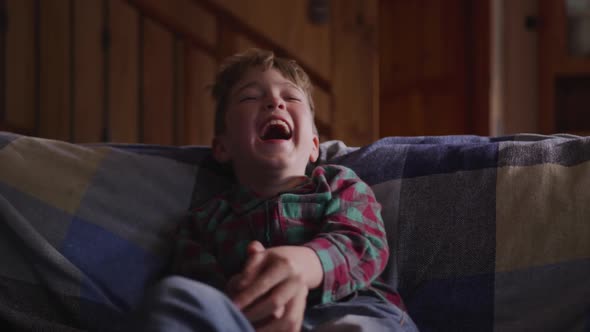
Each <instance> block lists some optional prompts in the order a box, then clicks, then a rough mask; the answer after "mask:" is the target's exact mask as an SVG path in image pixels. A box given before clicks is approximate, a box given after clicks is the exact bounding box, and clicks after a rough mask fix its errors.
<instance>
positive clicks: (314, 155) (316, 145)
mask: <svg viewBox="0 0 590 332" xmlns="http://www.w3.org/2000/svg"><path fill="white" fill-rule="evenodd" d="M319 156H320V139H319V138H318V135H313V148H312V150H311V154H310V155H309V161H310V162H312V163H315V162H316V161H317V160H318V158H319Z"/></svg>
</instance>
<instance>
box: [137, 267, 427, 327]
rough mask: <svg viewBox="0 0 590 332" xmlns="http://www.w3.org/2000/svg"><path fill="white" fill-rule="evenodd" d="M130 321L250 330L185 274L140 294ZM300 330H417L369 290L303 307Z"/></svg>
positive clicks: (224, 301) (223, 301)
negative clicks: (134, 317) (135, 316)
mask: <svg viewBox="0 0 590 332" xmlns="http://www.w3.org/2000/svg"><path fill="white" fill-rule="evenodd" d="M135 325H136V326H134V327H135V328H136V330H138V331H153V332H155V331H175V332H185V331H186V332H188V331H198V332H218V331H219V332H221V331H227V332H235V331H244V332H248V331H254V328H253V327H252V325H250V323H249V322H248V320H247V319H246V317H245V316H244V315H243V314H242V313H241V312H240V310H239V309H238V308H237V307H236V306H234V304H233V303H232V302H231V301H230V300H229V298H227V297H226V296H225V294H223V293H221V292H219V291H218V290H217V289H215V288H213V287H210V286H208V285H206V284H203V283H200V282H198V281H194V280H191V279H188V278H184V277H179V276H173V277H167V278H165V279H164V280H162V281H161V282H160V283H158V284H157V285H156V286H155V287H154V288H153V289H152V290H151V291H150V292H148V293H147V294H146V297H145V300H144V302H143V304H142V306H141V308H140V312H139V316H138V319H137V321H136V322H135ZM302 331H314V332H328V331H338V332H340V331H342V332H345V331H371V332H378V331H388V332H389V331H418V329H417V328H416V325H414V323H413V322H412V320H411V319H410V317H409V316H408V315H407V314H406V313H405V312H404V311H402V310H401V309H399V308H397V307H395V306H394V305H391V304H390V303H386V302H383V301H380V300H379V299H376V298H374V297H370V296H362V295H354V296H351V298H350V299H349V300H347V301H345V302H338V303H329V304H324V305H316V306H313V307H310V308H307V309H306V311H305V318H304V321H303V326H302Z"/></svg>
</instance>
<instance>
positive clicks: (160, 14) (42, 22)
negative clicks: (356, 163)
mask: <svg viewBox="0 0 590 332" xmlns="http://www.w3.org/2000/svg"><path fill="white" fill-rule="evenodd" d="M308 3H309V2H308V1H306V0H295V1H290V2H289V9H288V10H285V8H284V5H285V4H284V3H283V2H280V1H266V0H252V1H248V2H245V1H237V0H233V1H232V0H169V1H161V0H52V1H45V0H0V8H1V9H2V12H3V13H4V16H5V17H6V20H5V23H6V24H5V25H4V26H5V29H3V30H2V32H1V34H0V35H1V36H0V54H1V56H0V74H1V76H0V81H1V83H0V90H2V93H0V105H1V107H2V108H1V110H0V129H3V130H12V131H16V132H21V133H24V134H30V135H36V136H42V137H47V138H55V139H61V140H68V141H73V142H98V141H114V142H142V143H157V144H175V145H180V144H205V145H206V144H209V143H210V141H211V138H212V127H213V125H212V123H213V105H212V101H211V99H210V98H209V96H208V91H207V90H206V89H205V87H206V86H207V85H208V84H210V83H211V82H212V80H213V77H214V73H215V71H216V67H217V65H218V63H219V62H220V61H221V59H223V58H224V57H225V56H227V55H230V54H232V53H234V52H236V51H239V50H242V49H244V48H246V47H251V46H257V47H262V48H269V49H273V50H274V51H275V53H277V54H279V55H282V56H288V57H291V58H295V59H296V60H297V61H298V62H299V63H300V64H302V65H303V66H304V68H305V69H306V71H307V72H308V73H309V74H310V76H311V77H312V80H313V81H314V85H315V87H316V93H315V99H316V105H317V121H318V127H319V129H320V132H321V134H322V139H324V140H326V139H332V138H335V139H342V140H344V141H345V142H346V143H348V144H349V145H362V144H366V143H369V142H371V141H372V140H374V139H376V138H378V137H379V130H378V127H379V123H378V120H379V98H378V84H379V81H378V77H379V74H378V38H377V37H378V26H377V20H378V17H377V16H378V8H377V7H378V6H377V2H375V1H366V2H364V1H354V0H339V1H332V2H330V4H331V6H330V13H329V20H328V21H327V23H324V24H314V23H312V22H310V21H309V19H308V11H309V8H308Z"/></svg>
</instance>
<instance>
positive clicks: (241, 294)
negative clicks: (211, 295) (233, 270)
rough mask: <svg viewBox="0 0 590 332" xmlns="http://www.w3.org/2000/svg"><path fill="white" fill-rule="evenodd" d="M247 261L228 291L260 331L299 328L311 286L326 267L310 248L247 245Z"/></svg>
mask: <svg viewBox="0 0 590 332" xmlns="http://www.w3.org/2000/svg"><path fill="white" fill-rule="evenodd" d="M248 255H249V258H248V261H247V262H246V265H245V266H244V269H243V271H242V272H241V273H239V274H237V275H236V276H234V277H233V278H232V279H231V280H230V281H229V283H228V294H229V295H230V297H232V299H233V301H234V303H235V304H236V305H237V306H238V307H239V308H240V309H241V310H242V312H243V313H244V314H245V315H246V317H247V318H248V319H249V320H250V322H252V324H253V325H254V326H255V327H256V328H257V331H299V329H300V328H301V323H302V321H303V313H304V311H305V303H306V298H307V293H308V291H309V289H312V288H315V287H318V286H319V285H320V284H321V282H322V278H323V270H322V267H321V264H320V261H319V258H318V257H317V255H316V254H315V252H314V251H313V250H312V249H310V248H307V247H296V246H282V247H274V248H270V249H265V248H264V247H263V246H262V244H261V243H260V242H258V241H254V242H252V243H250V245H249V246H248Z"/></svg>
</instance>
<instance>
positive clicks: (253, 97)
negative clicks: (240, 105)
mask: <svg viewBox="0 0 590 332" xmlns="http://www.w3.org/2000/svg"><path fill="white" fill-rule="evenodd" d="M256 99H257V97H255V96H244V97H242V98H240V102H243V101H250V100H256Z"/></svg>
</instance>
